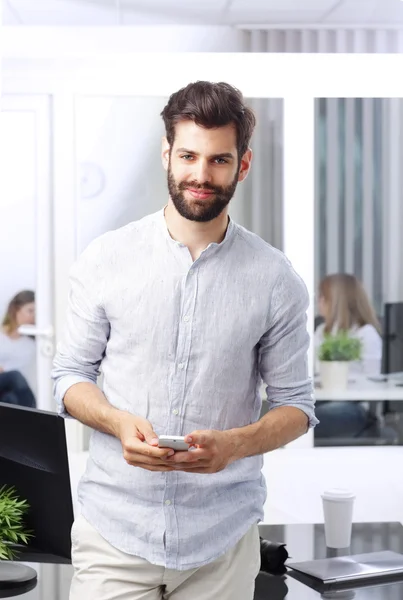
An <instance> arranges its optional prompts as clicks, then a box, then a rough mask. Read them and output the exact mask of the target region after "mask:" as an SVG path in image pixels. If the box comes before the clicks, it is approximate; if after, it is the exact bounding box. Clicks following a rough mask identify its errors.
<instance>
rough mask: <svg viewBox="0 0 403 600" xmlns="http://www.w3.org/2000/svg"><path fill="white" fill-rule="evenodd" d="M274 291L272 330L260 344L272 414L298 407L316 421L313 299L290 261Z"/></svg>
mask: <svg viewBox="0 0 403 600" xmlns="http://www.w3.org/2000/svg"><path fill="white" fill-rule="evenodd" d="M282 267H283V268H282V269H281V273H280V274H279V275H278V276H277V279H276V282H275V284H274V287H273V292H272V297H271V303H270V315H269V319H268V329H267V331H266V333H265V335H264V336H263V337H262V338H261V340H260V344H259V367H260V375H261V377H262V379H263V382H264V383H265V384H266V392H267V400H268V403H269V410H271V409H273V408H276V407H279V406H294V407H296V408H299V409H300V410H302V411H303V412H304V413H305V414H306V415H307V417H308V421H309V427H314V426H315V425H317V424H318V423H319V421H318V420H317V419H316V417H315V401H314V397H313V386H312V380H311V378H310V377H309V371H308V348H309V342H310V338H309V334H308V331H307V316H306V311H307V308H308V305H309V295H308V292H307V289H306V286H305V284H304V282H303V281H302V279H301V278H300V277H299V276H298V275H297V273H296V272H295V271H294V269H293V268H292V266H291V265H290V263H289V262H288V261H285V262H284V264H283V266H282Z"/></svg>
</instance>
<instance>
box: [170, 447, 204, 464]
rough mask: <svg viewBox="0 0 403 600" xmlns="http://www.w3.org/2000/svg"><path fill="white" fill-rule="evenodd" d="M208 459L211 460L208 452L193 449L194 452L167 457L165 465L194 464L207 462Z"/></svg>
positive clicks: (202, 449)
mask: <svg viewBox="0 0 403 600" xmlns="http://www.w3.org/2000/svg"><path fill="white" fill-rule="evenodd" d="M209 458H211V456H210V453H209V452H208V450H206V449H205V448H195V449H194V450H188V451H184V452H175V454H174V455H172V456H169V457H168V458H167V459H166V461H167V463H195V462H199V461H200V460H208V459H209Z"/></svg>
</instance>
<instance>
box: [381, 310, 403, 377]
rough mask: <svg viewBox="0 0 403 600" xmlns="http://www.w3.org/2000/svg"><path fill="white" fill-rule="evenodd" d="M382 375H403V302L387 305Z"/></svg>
mask: <svg viewBox="0 0 403 600" xmlns="http://www.w3.org/2000/svg"><path fill="white" fill-rule="evenodd" d="M383 329H384V330H383V350H382V373H384V374H385V375H389V374H391V373H403V302H393V303H388V304H385V316H384V328H383Z"/></svg>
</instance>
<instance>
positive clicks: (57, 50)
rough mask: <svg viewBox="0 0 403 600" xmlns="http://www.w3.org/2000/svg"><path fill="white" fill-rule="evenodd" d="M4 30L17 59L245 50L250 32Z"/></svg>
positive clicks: (6, 52) (6, 50)
mask: <svg viewBox="0 0 403 600" xmlns="http://www.w3.org/2000/svg"><path fill="white" fill-rule="evenodd" d="M1 34H2V46H3V47H2V53H3V57H4V58H14V59H15V58H27V57H30V58H31V59H34V58H52V59H56V58H58V57H60V58H62V57H63V58H66V57H68V56H70V57H73V56H76V57H77V56H78V57H84V56H94V57H97V58H102V57H111V56H112V55H120V54H128V53H133V52H243V51H244V49H246V48H245V44H246V34H244V33H243V32H242V31H240V30H237V29H234V28H232V27H220V26H217V27H214V26H210V27H206V26H204V27H199V26H190V25H182V26H180V25H159V26H157V25H154V26H125V27H113V26H110V27H74V28H72V27H62V26H59V27H29V28H27V27H18V26H17V27H3V28H2V32H1ZM175 68H177V67H175ZM189 75H191V74H190V73H189Z"/></svg>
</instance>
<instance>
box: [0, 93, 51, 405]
mask: <svg viewBox="0 0 403 600" xmlns="http://www.w3.org/2000/svg"><path fill="white" fill-rule="evenodd" d="M0 152H1V156H0V164H1V178H0V231H1V235H0V255H1V256H2V260H1V261H0V264H1V280H2V285H1V286H0V308H1V310H2V314H3V313H4V310H5V308H6V305H7V302H8V301H9V300H10V298H11V297H12V296H13V295H14V294H16V293H18V292H19V291H20V290H22V289H27V288H28V289H32V290H34V291H35V293H36V326H35V328H34V329H32V330H30V332H29V334H30V335H33V336H34V337H35V338H36V341H37V355H36V378H35V379H36V381H35V382H30V383H32V385H33V387H34V391H35V395H36V398H37V405H38V408H40V409H44V410H54V403H53V398H52V386H51V381H50V370H51V365H52V357H53V302H52V297H53V296H52V294H53V281H52V230H51V226H52V201H51V200H52V199H51V193H50V179H51V178H50V102H49V98H48V96H43V95H35V96H34V95H5V96H3V97H2V100H1V150H0ZM44 332H46V335H44ZM25 333H28V332H25Z"/></svg>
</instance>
